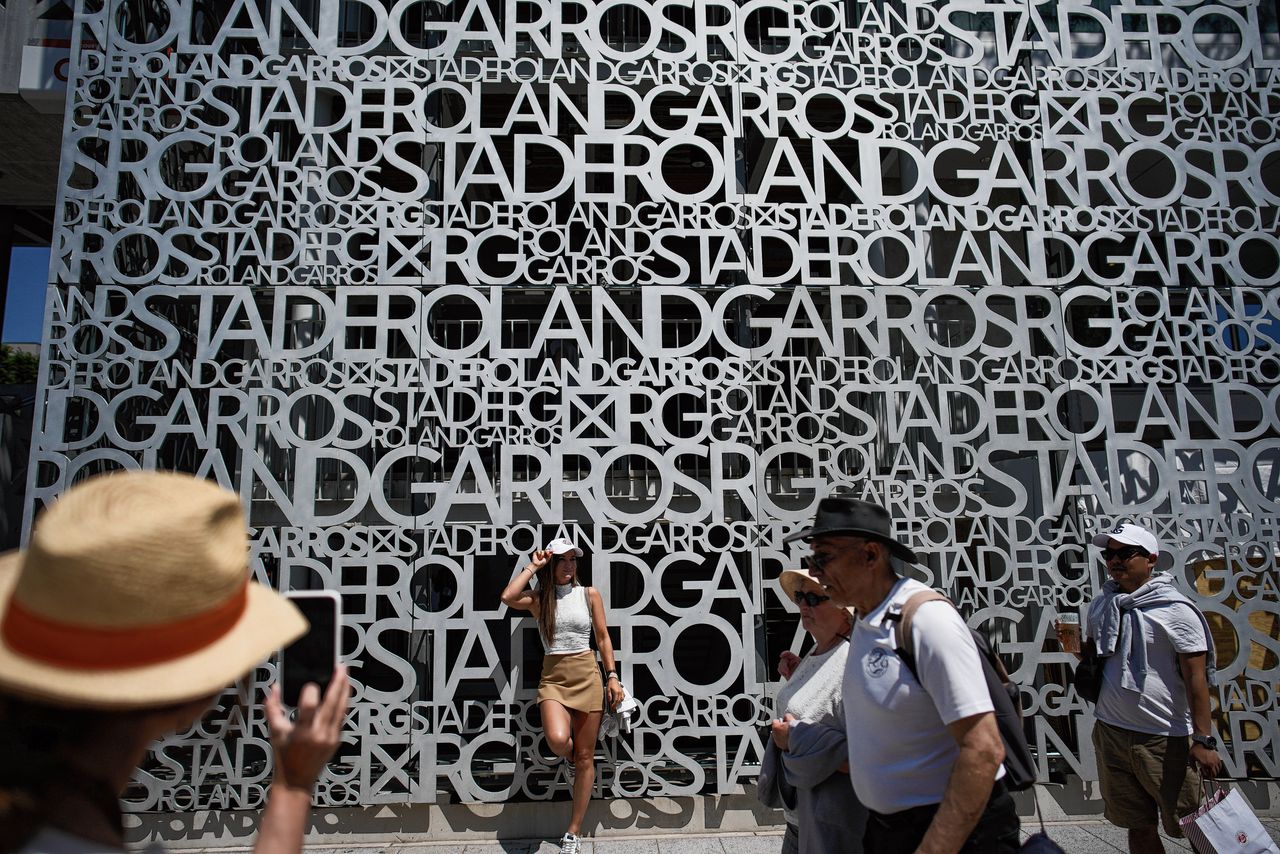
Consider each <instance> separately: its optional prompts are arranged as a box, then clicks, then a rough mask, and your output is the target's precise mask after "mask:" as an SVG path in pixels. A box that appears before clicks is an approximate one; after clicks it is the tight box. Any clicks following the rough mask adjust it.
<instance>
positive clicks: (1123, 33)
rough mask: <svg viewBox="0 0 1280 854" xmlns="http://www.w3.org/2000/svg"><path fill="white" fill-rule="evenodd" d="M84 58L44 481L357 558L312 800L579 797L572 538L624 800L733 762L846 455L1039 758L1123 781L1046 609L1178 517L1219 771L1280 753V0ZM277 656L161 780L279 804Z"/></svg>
mask: <svg viewBox="0 0 1280 854" xmlns="http://www.w3.org/2000/svg"><path fill="white" fill-rule="evenodd" d="M73 55H74V58H75V63H76V73H75V76H74V80H73V83H72V86H71V90H70V94H69V103H68V111H67V116H66V132H65V138H64V147H63V167H62V186H61V195H60V201H59V215H60V223H59V229H58V232H57V238H56V243H55V246H54V258H53V264H52V268H51V275H50V284H49V291H48V308H47V324H46V328H47V333H46V338H45V342H44V358H43V380H42V386H41V391H40V395H41V399H42V401H43V405H44V406H43V412H42V414H41V417H40V420H39V422H38V430H37V436H36V438H35V441H34V452H33V458H32V463H33V464H32V467H31V471H32V476H31V484H30V495H31V505H32V507H33V509H34V508H38V507H40V506H42V505H43V504H44V503H46V502H47V501H49V500H51V499H52V498H54V497H55V496H56V495H57V494H58V493H59V492H60V491H62V490H63V489H65V488H66V487H67V486H68V485H69V484H70V483H72V482H74V481H75V480H77V479H80V478H83V477H85V476H87V475H89V474H91V473H93V472H97V471H102V470H107V469H114V468H128V467H161V468H178V469H184V470H188V471H193V472H196V473H198V474H200V475H202V476H205V477H209V478H214V479H216V480H218V481H219V482H221V483H223V484H225V485H226V486H228V487H229V488H231V489H233V490H235V491H237V492H238V493H239V494H240V495H241V496H242V498H243V499H244V501H245V503H246V506H247V507H248V508H249V516H250V524H251V525H252V526H253V536H252V538H253V559H252V565H253V570H254V573H255V574H256V576H257V577H258V578H259V579H260V580H262V581H265V582H268V583H271V584H273V585H277V586H279V587H282V588H286V587H291V588H309V587H328V588H332V589H336V590H339V591H340V592H341V593H342V596H343V602H344V608H345V611H346V615H347V621H348V623H347V627H346V629H345V631H344V635H343V652H344V657H345V658H346V659H347V660H348V661H349V662H350V663H351V665H352V672H353V677H354V680H355V682H356V685H357V688H356V696H355V701H354V705H353V711H352V714H351V717H350V720H349V722H348V725H347V729H346V738H345V744H344V745H343V747H342V749H341V750H340V753H339V759H338V762H337V763H336V764H335V765H334V767H333V768H332V769H331V770H330V772H329V774H328V775H327V776H326V778H325V780H324V781H322V783H321V785H320V787H319V790H318V793H317V799H318V802H319V803H321V804H323V805H327V806H342V805H356V804H361V805H365V804H377V803H389V802H404V801H410V802H444V801H448V800H460V801H464V802H474V801H501V800H511V799H531V800H538V799H545V798H550V797H553V796H558V797H564V796H565V794H566V792H567V784H566V779H565V776H564V771H563V769H562V768H561V767H553V766H551V765H549V764H548V762H547V758H548V757H549V756H550V753H549V751H547V749H546V746H545V744H543V743H542V741H541V736H540V733H539V729H538V718H537V709H536V708H535V706H534V701H533V698H534V693H535V689H536V684H537V673H538V662H539V654H540V646H539V643H538V639H537V635H536V631H535V629H534V627H533V624H532V621H531V620H529V619H517V618H515V617H513V616H512V615H511V614H510V613H508V612H507V611H506V609H504V608H503V607H502V606H501V604H500V602H499V601H498V593H499V591H500V590H501V588H502V587H503V585H504V584H505V583H506V581H507V579H508V578H509V577H510V575H511V573H512V571H513V570H514V569H515V567H516V566H517V565H519V564H521V563H522V562H523V561H525V560H526V559H527V555H528V554H529V553H530V551H531V550H533V549H534V548H537V547H539V546H540V545H541V544H542V543H544V542H546V541H547V540H549V539H551V538H552V537H553V536H558V535H565V536H569V537H571V538H573V539H574V540H576V541H577V542H578V543H579V544H580V545H581V546H583V547H584V548H585V549H586V551H587V557H586V559H585V560H584V561H583V565H582V576H583V579H584V581H588V582H589V583H591V584H594V585H595V586H596V587H598V588H599V589H600V591H601V593H602V594H603V596H604V600H605V603H606V606H607V609H608V613H609V619H610V625H611V626H612V629H611V631H612V633H613V642H614V645H615V649H616V650H617V654H618V659H619V662H620V664H621V672H622V678H623V681H624V682H625V683H626V684H627V685H628V686H629V687H631V688H632V690H633V691H634V692H635V693H636V695H637V696H638V697H640V698H641V699H642V700H643V701H644V713H643V716H642V720H641V722H640V724H639V725H638V726H637V728H636V730H635V731H634V732H633V733H631V734H630V735H626V736H622V737H619V738H617V739H611V740H608V741H606V742H604V743H602V746H601V751H602V753H601V760H602V761H601V766H600V767H601V772H600V775H599V777H598V778H597V779H598V782H597V786H598V789H599V792H600V793H601V794H604V795H609V796H614V797H618V796H633V797H642V796H656V795H681V794H696V793H727V792H732V791H737V790H738V788H739V787H740V786H741V785H743V784H747V783H750V782H751V780H752V779H753V777H754V774H755V770H756V766H757V764H758V760H759V756H760V752H761V743H760V730H759V726H760V725H761V724H762V723H765V722H767V720H768V719H769V717H770V715H771V704H770V698H771V696H772V695H773V693H774V692H775V691H776V687H777V684H778V683H777V679H778V676H777V672H776V669H775V666H774V665H775V662H776V660H777V657H778V654H779V653H780V652H781V651H782V650H784V649H793V650H797V651H799V650H800V649H801V648H802V644H803V641H804V636H803V633H802V632H801V631H800V629H799V628H798V624H797V621H796V616H795V608H794V605H792V604H790V603H786V602H784V601H782V599H781V597H780V594H779V591H778V589H777V587H776V585H775V583H774V582H773V581H772V579H773V578H775V577H776V576H777V575H778V573H779V572H780V571H781V570H782V569H783V568H785V567H788V566H794V565H796V562H797V561H798V559H799V558H800V556H801V554H802V553H803V551H804V549H803V547H802V546H796V547H793V548H784V547H783V546H782V545H781V542H782V539H783V537H784V536H785V535H786V534H788V533H790V532H792V531H794V530H796V529H797V528H799V527H800V526H802V525H804V524H805V523H806V521H807V520H809V519H810V518H811V517H812V513H813V509H814V506H815V504H816V502H817V500H818V499H819V498H820V497H823V496H825V495H827V494H830V493H833V492H839V493H843V494H850V495H856V496H859V497H865V498H869V499H872V500H876V501H879V502H881V503H883V504H884V505H885V506H887V507H888V508H889V509H890V510H891V512H892V513H893V515H894V517H895V519H896V526H897V532H898V534H899V535H900V537H901V538H902V539H903V540H904V541H905V542H907V543H909V544H910V545H911V546H912V547H913V548H915V549H916V550H917V551H918V552H919V553H921V554H922V555H924V556H925V558H924V563H923V564H922V565H921V567H919V568H918V570H917V572H918V574H919V575H920V577H922V578H924V579H925V580H927V581H929V582H930V583H932V584H934V585H935V586H937V587H940V588H942V589H945V590H947V591H949V592H950V594H951V595H952V596H953V598H954V599H955V601H956V602H957V604H958V605H959V606H960V608H961V610H962V611H963V612H964V613H965V615H966V616H967V617H968V618H969V620H970V622H971V623H972V624H974V625H975V626H979V627H981V628H983V629H984V630H986V631H988V632H989V633H991V634H992V636H993V637H994V638H995V639H996V640H997V641H998V642H999V645H1000V648H1001V650H1002V651H1003V652H1004V653H1005V654H1006V655H1007V657H1008V660H1009V661H1010V662H1011V664H1012V665H1013V668H1014V671H1015V673H1014V675H1015V677H1016V679H1017V681H1019V682H1020V683H1021V684H1022V685H1023V686H1024V705H1025V706H1026V708H1027V709H1028V711H1029V712H1030V713H1031V714H1030V720H1029V723H1028V731H1029V733H1030V734H1032V735H1033V737H1034V740H1033V743H1034V745H1035V746H1036V748H1037V750H1038V755H1039V761H1040V765H1041V770H1042V776H1043V778H1044V779H1046V780H1047V779H1049V778H1050V776H1051V774H1052V775H1053V776H1054V777H1055V778H1056V776H1057V774H1059V773H1060V772H1069V773H1075V774H1079V775H1081V776H1082V777H1084V778H1085V779H1093V778H1094V775H1095V771H1094V768H1093V757H1092V747H1091V745H1090V742H1089V738H1088V733H1089V729H1090V726H1091V721H1092V717H1091V714H1090V712H1089V710H1088V707H1087V706H1086V704H1085V703H1083V701H1081V700H1080V699H1079V698H1078V697H1077V696H1076V695H1075V694H1074V692H1073V691H1072V690H1071V689H1069V688H1066V687H1064V686H1065V685H1066V684H1067V683H1068V681H1069V679H1068V677H1069V674H1070V670H1071V666H1070V663H1069V660H1068V657H1067V656H1065V655H1064V654H1062V653H1060V652H1059V651H1058V650H1057V647H1056V642H1055V641H1054V640H1053V639H1052V638H1053V631H1052V627H1051V622H1052V620H1053V618H1054V616H1055V615H1056V613H1057V612H1058V611H1060V610H1075V609H1078V608H1079V607H1080V605H1081V604H1082V603H1084V602H1087V601H1088V600H1089V599H1090V598H1091V597H1092V595H1093V594H1094V592H1095V591H1096V589H1097V586H1098V584H1099V583H1100V581H1101V578H1100V564H1099V561H1098V558H1097V555H1096V551H1095V550H1093V549H1091V548H1089V547H1087V546H1086V545H1085V544H1086V543H1087V541H1088V539H1089V537H1090V535H1091V534H1092V533H1093V532H1095V531H1097V530H1099V529H1102V528H1105V527H1109V526H1112V525H1114V524H1115V523H1116V522H1117V521H1118V520H1125V519H1136V520H1139V521H1141V522H1142V523H1144V524H1147V525H1149V526H1151V527H1152V528H1153V529H1154V530H1155V531H1156V532H1157V535H1158V536H1159V537H1160V539H1161V541H1162V543H1164V545H1165V548H1166V551H1165V553H1164V556H1163V557H1162V567H1164V568H1166V569H1168V570H1170V571H1171V572H1173V573H1174V575H1175V577H1176V578H1177V579H1178V581H1179V583H1180V585H1181V586H1182V587H1183V589H1185V590H1187V591H1189V592H1194V593H1196V594H1197V595H1198V596H1199V597H1200V602H1201V604H1202V606H1203V607H1204V609H1205V611H1206V612H1207V613H1208V614H1209V616H1210V620H1211V621H1212V623H1213V626H1214V628H1215V633H1216V636H1217V643H1218V652H1219V663H1220V672H1221V674H1222V677H1223V681H1222V685H1221V686H1220V688H1219V689H1218V690H1217V694H1216V700H1217V703H1218V705H1219V709H1220V714H1219V716H1218V718H1217V725H1218V727H1219V733H1220V735H1221V736H1222V737H1223V738H1224V740H1225V742H1226V747H1225V749H1224V753H1225V756H1226V761H1227V770H1228V772H1229V773H1230V775H1231V776H1243V775H1246V774H1250V775H1255V776H1275V775H1276V774H1277V773H1278V772H1280V768H1278V766H1277V762H1278V760H1280V757H1278V755H1277V747H1278V745H1277V741H1276V739H1277V735H1276V734H1277V732H1280V726H1277V718H1278V716H1280V699H1278V698H1277V686H1278V683H1280V639H1278V638H1280V601H1278V600H1280V580H1278V578H1277V558H1276V544H1277V541H1280V504H1278V502H1280V465H1278V463H1280V443H1278V442H1277V430H1278V428H1280V409H1278V403H1280V391H1278V389H1280V383H1278V380H1280V353H1278V350H1277V347H1278V342H1280V326H1278V325H1277V321H1276V318H1277V315H1280V306H1278V305H1277V302H1280V291H1278V290H1277V288H1276V285H1277V283H1278V282H1280V272H1278V270H1280V228H1278V225H1280V139H1278V134H1280V82H1278V81H1280V33H1278V31H1277V6H1276V4H1275V3H1274V2H1271V0H1267V2H1247V1H1246V2H1237V1H1236V0H1232V2H1218V3H1211V2H1203V3H1202V2H1168V3H1163V4H1158V5H1153V4H1147V3H1137V2H1125V3H1121V2H1105V0H1097V2H1092V3H1080V2H1057V3H1053V2H1050V3H1013V2H1009V3H1004V2H976V0H952V2H946V3H941V2H887V3H865V2H856V1H855V0H845V2H835V0H785V2H784V1H783V0H770V2H762V0H738V1H737V2H734V0H657V2H647V0H560V2H550V0H455V2H439V0H397V2H391V0H385V2H380V0H298V2H292V0H80V2H79V3H78V4H77V17H76V26H75V43H74V48H73ZM28 521H29V520H28ZM271 678H272V671H271V668H270V666H266V667H264V668H262V669H260V670H259V671H258V672H257V673H256V674H255V676H254V678H253V680H251V682H252V683H254V684H250V685H248V686H244V687H242V688H241V689H240V693H236V692H229V693H228V694H227V695H226V696H224V697H223V699H222V701H221V702H220V704H219V706H218V708H217V709H215V710H214V712H213V713H211V715H210V716H209V717H208V718H206V720H205V721H203V722H202V723H201V724H200V725H198V726H197V727H196V728H194V729H193V730H192V731H191V732H188V733H184V734H182V735H181V736H179V737H174V738H171V739H168V740H166V741H164V742H162V743H161V744H160V745H158V746H157V748H156V750H155V751H154V752H153V754H152V755H151V757H150V759H149V760H148V764H147V766H146V768H145V769H144V770H143V772H141V773H140V774H139V776H138V778H137V780H136V781H135V784H134V785H133V787H132V788H131V789H130V794H129V800H128V806H129V808H130V809H132V810H138V811H148V810H190V809H202V808H218V807H252V806H256V805H259V804H261V802H262V800H263V794H264V788H265V782H266V780H267V779H268V777H269V771H270V762H271V757H270V751H269V748H268V743H267V741H266V733H265V723H264V720H263V715H262V711H261V708H260V707H259V706H258V705H256V703H257V698H258V697H259V696H260V695H259V694H256V693H253V692H254V691H256V690H257V688H259V687H260V686H261V685H262V684H265V683H266V682H268V681H269V680H270V679H271Z"/></svg>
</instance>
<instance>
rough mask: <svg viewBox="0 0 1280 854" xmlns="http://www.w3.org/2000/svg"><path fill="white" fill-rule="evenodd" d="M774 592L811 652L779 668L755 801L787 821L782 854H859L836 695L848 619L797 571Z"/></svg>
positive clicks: (861, 820)
mask: <svg viewBox="0 0 1280 854" xmlns="http://www.w3.org/2000/svg"><path fill="white" fill-rule="evenodd" d="M778 584H779V586H780V587H781V588H782V591H783V593H784V595H785V596H786V597H787V598H788V599H791V600H793V601H795V603H796V604H797V605H798V606H799V608H800V623H801V625H802V626H803V627H804V629H805V631H807V632H808V633H809V634H810V635H811V636H812V637H813V641H814V645H813V648H812V649H810V650H809V652H808V653H807V654H806V655H805V656H804V658H799V657H797V656H796V655H795V654H794V653H792V652H790V651H787V652H784V653H782V656H781V657H780V659H779V661H778V672H779V673H780V674H781V675H782V677H783V678H784V679H786V680H787V684H786V685H784V686H783V687H782V689H781V690H779V691H778V696H777V699H776V700H775V702H774V714H775V715H776V718H775V719H774V721H773V725H772V736H773V737H772V740H771V743H770V744H769V745H768V749H767V750H766V753H765V760H764V762H763V764H762V767H761V773H760V783H759V786H760V790H759V796H760V799H761V800H762V801H764V802H765V803H766V804H768V805H769V806H774V807H778V806H780V807H782V809H783V812H784V815H785V816H786V820H787V831H786V834H785V835H784V836H783V838H782V851H783V854H796V852H800V854H826V852H833V854H834V852H841V854H849V852H853V854H861V851H862V831H863V826H864V825H865V824H866V819H867V811H866V808H865V807H863V806H862V804H861V803H859V802H858V799H857V797H856V796H855V795H854V794H853V786H852V785H851V784H850V782H849V776H848V768H849V766H848V747H847V741H846V736H845V724H844V711H843V708H842V704H841V693H840V686H841V681H842V679H843V678H844V668H845V661H846V660H847V658H848V655H849V644H848V640H849V633H850V631H851V630H852V629H853V615H852V613H851V612H850V611H849V610H848V609H846V608H840V607H837V606H835V605H833V604H831V599H830V597H829V596H827V595H826V593H825V592H824V591H823V589H822V586H821V585H820V584H818V582H817V580H816V579H814V578H813V576H811V575H809V573H808V572H806V571H805V570H803V569H788V570H786V571H784V572H783V573H782V575H781V576H780V577H779V578H778Z"/></svg>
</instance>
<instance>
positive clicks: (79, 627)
mask: <svg viewBox="0 0 1280 854" xmlns="http://www.w3.org/2000/svg"><path fill="white" fill-rule="evenodd" d="M248 562H249V539H248V529H247V527H246V525H245V518H244V513H243V511H242V510H241V507H240V502H239V499H238V498H237V497H236V496H235V494H234V493H231V492H228V491H227V490H225V489H222V488H221V487H219V486H217V485H216V484H213V483H211V482H209V481H205V480H198V479H196V478H194V477H191V476H190V475H183V474H173V473H161V472H122V473H116V474H110V475H104V476H100V477H95V478H90V479H89V480H87V481H85V482H83V483H80V484H77V485H76V486H73V487H72V488H71V489H69V490H68V491H67V492H66V493H65V494H63V496H62V497H61V498H59V499H58V500H57V501H55V502H54V503H53V504H52V505H50V506H49V508H48V509H47V510H46V511H45V512H44V514H43V515H41V517H40V518H39V519H38V520H37V521H36V525H35V530H34V532H33V533H32V536H31V543H30V546H29V547H28V548H27V549H26V550H24V551H18V552H11V553H9V554H6V555H2V556H0V757H3V760H0V851H19V852H24V854H54V852H56V854H76V852H88V851H119V850H122V849H123V847H124V830H123V822H122V820H121V815H120V803H119V800H118V798H119V796H120V793H121V792H122V791H123V790H124V788H125V787H126V786H127V785H128V784H129V780H130V778H131V777H132V775H133V773H134V770H135V769H136V768H137V766H138V764H139V763H140V762H141V761H142V759H143V756H144V755H145V754H146V751H147V748H148V747H149V746H150V744H151V743H152V742H153V741H154V740H155V739H157V738H160V737H162V736H165V735H170V734H172V733H175V732H181V731H183V730H185V729H187V728H189V727H190V726H191V725H192V724H193V723H195V722H196V721H197V720H199V719H200V717H201V715H203V714H204V713H205V711H206V710H207V709H208V708H209V706H210V705H211V704H212V703H213V701H214V699H215V698H216V697H217V696H218V695H219V694H220V693H222V691H223V690H225V689H226V688H227V686H229V685H230V684H231V683H232V682H234V681H236V680H238V679H240V678H242V677H244V676H245V675H247V674H248V673H249V672H250V671H252V670H253V669H254V667H256V666H257V665H258V664H260V663H261V662H262V661H263V660H265V659H266V658H267V657H268V656H269V655H271V653H273V652H275V651H276V650H277V649H280V648H281V647H282V646H285V645H286V644H288V643H290V642H291V641H293V640H295V639H297V638H298V637H299V636H301V635H302V634H303V633H304V632H305V631H306V629H307V621H306V619H305V618H303V616H302V614H301V613H299V611H298V609H297V608H295V607H294V606H293V604H292V603H291V602H289V601H288V600H286V599H285V598H284V597H283V596H281V595H280V594H278V593H276V592H275V591H274V590H271V589H269V588H268V587H265V586H264V585H261V584H257V583H255V582H253V581H252V580H251V579H250V577H249V568H248ZM349 697H350V683H349V682H348V680H347V675H346V670H345V668H342V667H339V668H338V670H337V672H336V673H335V674H334V676H333V678H332V679H331V680H330V682H329V685H328V688H327V689H326V690H325V691H324V693H323V696H321V692H320V690H319V688H318V686H316V685H314V684H309V685H306V686H305V687H304V688H303V690H302V696H301V698H300V700H299V701H298V708H297V710H296V717H295V718H294V719H293V720H290V719H289V717H288V716H287V715H286V713H285V711H284V708H283V707H282V704H281V700H280V689H279V686H276V687H275V688H274V690H273V692H272V694H271V695H270V696H269V697H268V698H267V701H266V712H267V721H268V723H269V725H270V729H271V746H272V749H273V753H274V756H275V778H274V781H273V783H272V786H271V791H270V793H269V795H268V798H267V805H266V809H265V810H264V812H263V815H262V820H261V822H260V823H259V826H258V838H257V841H256V845H255V850H256V851H257V852H259V854H261V852H266V851H271V852H296V851H298V850H300V849H301V847H302V839H303V834H304V831H305V829H306V823H307V816H308V814H309V813H310V810H311V790H312V787H313V785H314V784H315V781H316V778H317V777H318V776H319V774H320V773H321V772H322V771H323V770H324V767H325V764H326V762H327V761H328V759H329V757H330V756H332V755H333V752H334V750H335V749H336V747H337V745H338V740H339V734H340V732H341V729H342V724H343V719H344V717H345V714H346V708H347V701H348V699H349ZM149 850H154V849H149Z"/></svg>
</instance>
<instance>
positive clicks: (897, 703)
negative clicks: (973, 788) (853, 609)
mask: <svg viewBox="0 0 1280 854" xmlns="http://www.w3.org/2000/svg"><path fill="white" fill-rule="evenodd" d="M928 589H929V588H928V587H925V586H924V585H923V584H921V583H920V582H918V581H915V580H912V579H903V580H902V581H900V582H898V584H897V585H895V586H894V588H893V590H892V591H890V593H889V595H888V596H887V597H885V600H884V601H883V602H881V603H880V605H879V606H877V607H876V609H875V610H873V611H872V612H871V613H869V614H867V615H866V616H865V617H863V618H861V619H859V620H858V621H857V622H856V623H855V624H854V627H853V636H852V639H851V643H850V645H849V660H848V662H847V664H846V668H845V677H844V713H845V724H846V731H847V732H848V735H849V778H850V780H851V781H852V782H853V789H854V791H855V792H856V793H857V795H858V799H859V800H860V801H862V803H864V804H866V805H867V807H868V808H869V809H872V810H875V811H876V812H879V813H895V812H900V811H902V810H905V809H910V808H911V807H918V806H925V805H927V804H936V803H940V802H941V801H942V796H943V793H944V792H945V791H946V788H947V781H948V780H949V779H950V777H951V769H952V767H953V766H954V765H955V761H956V757H957V756H958V755H959V752H960V749H959V745H957V744H956V740H955V739H954V738H953V737H952V735H951V733H950V732H948V731H947V725H948V724H951V723H955V722H956V721H958V720H961V719H963V718H967V717H971V716H973V715H977V714H981V713H983V712H990V711H992V710H993V708H992V705H991V695H990V694H988V693H987V682H986V677H985V676H984V675H983V672H982V662H981V660H980V659H979V658H978V648H977V647H976V646H975V645H974V643H973V637H972V635H970V634H969V628H968V627H967V626H966V625H965V623H964V620H963V619H961V617H960V615H959V614H958V613H956V610H955V608H953V607H951V606H950V605H948V604H947V603H946V602H937V601H935V602H926V603H924V604H923V605H921V606H920V608H919V609H918V610H917V611H916V613H915V617H914V618H912V630H911V635H912V637H911V642H912V644H913V646H914V652H915V657H916V672H917V673H919V674H920V681H916V679H915V677H913V676H912V675H911V671H910V670H909V669H907V666H906V665H905V664H904V663H903V662H902V660H901V659H900V658H899V657H898V656H897V654H896V653H895V652H894V651H893V649H894V645H893V627H894V625H895V621H892V620H890V621H886V620H885V619H884V618H885V615H886V614H888V613H889V612H890V611H891V610H892V611H894V612H897V611H900V610H901V608H902V605H903V603H905V602H906V601H907V599H908V598H910V597H911V595H912V594H913V593H917V592H919V591H921V590H928ZM921 682H923V684H924V686H925V687H922V686H921ZM926 688H927V689H928V690H926ZM1002 776H1004V767H1003V766H1001V767H1000V769H999V770H998V771H997V772H996V776H995V779H997V780H998V779H1000V777H1002Z"/></svg>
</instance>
